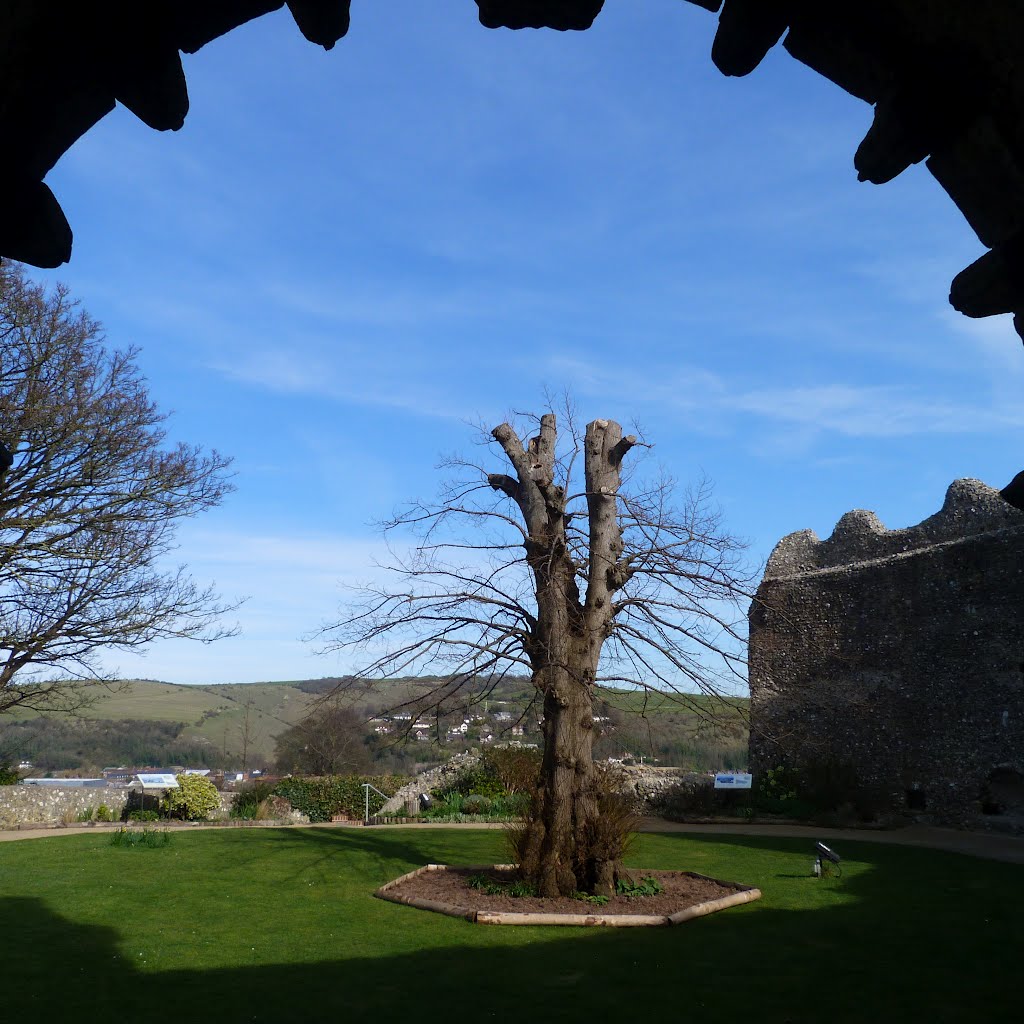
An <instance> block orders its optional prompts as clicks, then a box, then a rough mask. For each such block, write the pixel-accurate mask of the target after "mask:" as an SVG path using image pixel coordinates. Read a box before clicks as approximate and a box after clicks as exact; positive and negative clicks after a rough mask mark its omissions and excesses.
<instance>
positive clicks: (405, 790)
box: [377, 753, 711, 816]
mask: <svg viewBox="0 0 1024 1024" xmlns="http://www.w3.org/2000/svg"><path fill="white" fill-rule="evenodd" d="M479 760H480V758H479V757H478V756H477V755H475V754H469V753H466V754H456V756H455V757H453V758H452V759H451V760H450V761H448V762H446V763H445V764H442V765H439V766H438V767H437V768H431V769H430V770H429V771H425V772H423V773H422V774H421V775H417V776H416V778H415V779H413V781H412V782H410V783H408V784H407V785H405V786H403V787H402V788H401V789H400V790H399V791H398V792H397V793H396V794H395V795H394V796H393V797H392V798H391V799H390V800H388V802H387V803H386V804H384V806H383V807H382V808H381V809H380V810H379V811H378V812H377V814H378V816H381V815H391V814H399V813H402V812H404V811H405V805H406V801H407V800H415V799H417V798H418V797H419V795H420V793H427V794H430V793H433V792H435V791H436V790H439V789H444V787H445V786H447V785H449V784H450V783H451V782H452V781H453V780H454V779H455V777H456V776H457V775H458V774H459V772H461V771H463V770H464V769H465V768H471V767H472V766H473V765H475V764H476V763H477V762H478V761H479ZM614 771H615V772H616V775H617V776H618V777H619V778H621V780H622V783H621V791H622V792H623V793H625V794H626V795H627V796H629V797H631V798H632V799H633V800H634V801H635V805H636V809H637V810H638V811H639V812H640V813H642V814H657V813H658V811H659V809H660V808H661V807H662V806H664V804H665V801H666V800H667V799H668V797H669V795H670V794H671V793H672V792H674V791H676V790H678V789H679V788H680V787H685V788H690V789H692V788H693V787H694V786H699V785H710V782H711V780H710V779H709V778H708V777H707V776H706V775H701V774H700V773H698V772H689V771H686V770H684V769H683V768H658V767H654V766H651V765H641V766H636V767H626V766H624V765H622V766H618V767H616V768H615V769H614Z"/></svg>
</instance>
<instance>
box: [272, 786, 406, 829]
mask: <svg viewBox="0 0 1024 1024" xmlns="http://www.w3.org/2000/svg"><path fill="white" fill-rule="evenodd" d="M408 781H409V780H408V779H406V778H403V777H402V776H400V775H326V776H321V777H317V778H302V779H298V778H296V779H282V781H281V782H279V783H278V784H277V785H276V786H275V787H274V792H275V793H276V794H277V795H278V796H283V797H284V798H285V799H286V800H287V801H288V802H289V803H290V804H291V805H292V807H294V808H295V809H296V810H297V811H301V812H302V813H303V814H305V815H307V816H308V818H309V820H310V821H330V820H331V818H332V817H333V816H334V815H336V814H347V815H348V816H349V817H350V818H362V816H363V813H364V811H365V808H366V790H364V789H363V784H364V783H367V782H368V783H369V784H370V785H371V786H374V787H376V788H377V789H379V790H380V791H381V792H382V793H386V794H387V795H388V796H393V795H394V794H395V793H397V792H398V790H399V789H401V787H402V786H403V785H405V783H406V782H408ZM384 802H385V798H384V797H382V796H380V795H379V794H378V793H375V792H374V791H373V790H372V789H371V790H370V814H376V813H377V811H379V810H380V809H381V807H383V806H384Z"/></svg>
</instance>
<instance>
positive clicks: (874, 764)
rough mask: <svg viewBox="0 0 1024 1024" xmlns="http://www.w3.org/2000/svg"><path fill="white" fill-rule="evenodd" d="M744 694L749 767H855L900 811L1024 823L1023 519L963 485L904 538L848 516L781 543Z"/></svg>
mask: <svg viewBox="0 0 1024 1024" xmlns="http://www.w3.org/2000/svg"><path fill="white" fill-rule="evenodd" d="M750 699H751V706H750V714H751V741H750V759H751V766H752V769H753V771H754V772H755V773H759V772H763V771H764V770H765V769H768V768H773V767H776V766H778V765H788V766H792V767H805V768H806V767H807V766H811V767H812V768H813V767H814V766H818V765H820V764H822V763H823V762H832V763H848V764H852V766H853V767H854V768H855V769H856V772H857V775H858V777H859V779H860V781H861V782H862V783H863V784H864V785H865V786H867V787H870V788H872V789H874V790H877V791H878V793H879V795H880V796H883V797H884V798H885V799H886V800H887V801H888V803H889V804H890V806H891V807H892V808H893V809H896V810H902V811H906V812H907V813H911V814H914V815H917V816H922V817H925V818H927V819H929V820H932V821H935V822H938V823H944V824H952V825H976V824H979V823H980V822H982V821H985V822H987V823H988V824H992V825H996V824H1014V823H1016V824H1024V784H1022V783H1024V512H1021V511H1019V510H1017V509H1015V508H1013V507H1012V506H1010V505H1009V504H1007V503H1006V502H1005V501H1003V500H1002V498H1001V497H1000V496H999V494H998V492H997V491H994V490H993V489H991V488H989V487H987V486H986V485H985V484H983V483H980V482H979V481H976V480H958V481H956V482H955V483H953V484H952V485H951V486H950V488H949V490H948V492H947V495H946V501H945V504H944V505H943V507H942V510H941V511H940V512H938V513H937V514H936V515H934V516H932V517H930V518H929V519H927V520H925V521H924V522H923V523H921V524H920V525H918V526H915V527H911V528H909V529H905V530H886V529H885V527H884V526H882V524H881V523H880V522H879V521H878V519H877V518H876V517H875V516H874V514H873V513H871V512H863V511H856V512H850V513H848V514H847V515H845V516H843V518H842V519H841V520H840V521H839V523H838V525H837V526H836V529H835V532H834V533H833V534H832V536H831V537H829V538H828V539H826V540H824V541H820V540H818V538H817V537H816V536H815V535H814V534H813V533H812V532H811V531H809V530H805V531H803V532H801V533H795V534H791V535H790V536H788V537H785V538H783V539H782V540H781V541H780V542H779V544H778V545H777V547H776V548H775V551H774V552H773V554H772V556H771V558H770V559H769V562H768V566H767V570H766V572H765V578H764V580H763V582H762V583H761V586H760V588H759V590H758V593H757V596H756V598H755V601H754V602H753V604H752V605H751V610H750ZM986 812H987V813H986Z"/></svg>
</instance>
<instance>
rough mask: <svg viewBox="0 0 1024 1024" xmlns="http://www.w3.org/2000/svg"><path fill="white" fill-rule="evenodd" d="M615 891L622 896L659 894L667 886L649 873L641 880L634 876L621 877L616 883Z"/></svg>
mask: <svg viewBox="0 0 1024 1024" xmlns="http://www.w3.org/2000/svg"><path fill="white" fill-rule="evenodd" d="M615 891H616V892H617V893H618V894H619V895H620V896H629V897H633V896H657V895H658V893H659V892H664V891H665V887H664V886H663V885H662V884H661V882H659V881H658V880H657V879H656V878H651V877H650V876H649V875H647V876H645V877H644V878H641V879H640V880H639V881H637V880H636V879H633V878H625V877H624V878H620V879H619V880H618V882H616V883H615Z"/></svg>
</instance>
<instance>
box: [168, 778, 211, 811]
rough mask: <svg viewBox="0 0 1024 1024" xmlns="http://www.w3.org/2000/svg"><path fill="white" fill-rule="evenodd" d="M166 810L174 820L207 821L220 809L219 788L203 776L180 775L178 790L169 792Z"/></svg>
mask: <svg viewBox="0 0 1024 1024" xmlns="http://www.w3.org/2000/svg"><path fill="white" fill-rule="evenodd" d="M164 808H165V810H166V811H167V814H168V815H169V816H170V817H172V818H182V819H183V820H184V821H206V820H207V819H208V818H209V817H210V815H211V814H212V813H213V812H214V811H216V810H219V809H220V795H219V794H218V793H217V787H216V786H215V785H214V784H213V783H212V782H210V780H209V779H206V778H204V777H203V776H202V775H179V776H178V788H177V789H170V790H168V791H167V796H166V797H165V798H164Z"/></svg>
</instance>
